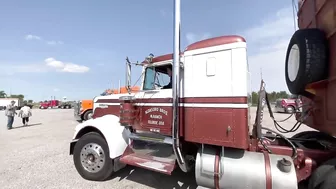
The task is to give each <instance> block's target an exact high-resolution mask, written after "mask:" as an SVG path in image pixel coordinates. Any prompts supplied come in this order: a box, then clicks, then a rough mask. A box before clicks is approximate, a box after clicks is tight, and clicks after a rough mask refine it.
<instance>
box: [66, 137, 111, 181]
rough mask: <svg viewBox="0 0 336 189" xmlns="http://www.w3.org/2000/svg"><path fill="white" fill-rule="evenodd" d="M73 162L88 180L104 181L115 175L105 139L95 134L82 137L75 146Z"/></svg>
mask: <svg viewBox="0 0 336 189" xmlns="http://www.w3.org/2000/svg"><path fill="white" fill-rule="evenodd" d="M73 160H74V164H75V167H76V169H77V171H78V173H79V174H80V175H81V176H82V177H83V178H84V179H87V180H92V181H103V180H106V179H107V178H108V177H110V176H111V174H112V173H113V160H112V159H111V158H110V153H109V149H108V145H107V143H106V141H105V139H104V138H103V137H102V136H101V135H99V134H98V133H95V132H90V133H87V134H85V135H84V136H82V137H81V138H80V139H79V140H78V142H77V143H76V145H75V148H74V153H73Z"/></svg>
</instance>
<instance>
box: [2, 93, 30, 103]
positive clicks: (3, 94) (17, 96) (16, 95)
mask: <svg viewBox="0 0 336 189" xmlns="http://www.w3.org/2000/svg"><path fill="white" fill-rule="evenodd" d="M0 98H18V99H20V100H22V101H23V102H26V103H29V104H31V103H33V100H25V99H24V95H23V94H11V95H7V93H6V92H5V91H0Z"/></svg>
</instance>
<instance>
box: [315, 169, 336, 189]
mask: <svg viewBox="0 0 336 189" xmlns="http://www.w3.org/2000/svg"><path fill="white" fill-rule="evenodd" d="M335 186H336V171H335V170H333V171H329V172H328V173H327V175H326V178H325V180H324V182H323V183H322V184H321V186H320V187H319V189H335Z"/></svg>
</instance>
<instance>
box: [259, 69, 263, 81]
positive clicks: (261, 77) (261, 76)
mask: <svg viewBox="0 0 336 189" xmlns="http://www.w3.org/2000/svg"><path fill="white" fill-rule="evenodd" d="M260 79H261V80H262V79H263V75H262V68H261V67H260Z"/></svg>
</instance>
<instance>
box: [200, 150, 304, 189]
mask: <svg viewBox="0 0 336 189" xmlns="http://www.w3.org/2000/svg"><path fill="white" fill-rule="evenodd" d="M195 176H196V182H197V184H198V185H199V186H203V187H207V188H220V189H226V188H230V189H233V188H239V189H267V188H272V189H284V188H291V189H296V188H297V178H296V172H295V168H294V163H293V161H292V158H291V157H289V156H281V155H274V154H268V153H259V152H249V151H245V150H240V149H232V148H224V147H222V148H214V147H211V146H202V147H201V148H200V149H199V151H198V153H197V157H196V167H195Z"/></svg>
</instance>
